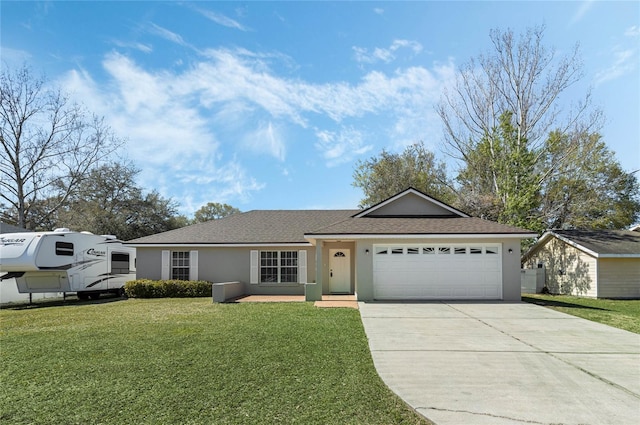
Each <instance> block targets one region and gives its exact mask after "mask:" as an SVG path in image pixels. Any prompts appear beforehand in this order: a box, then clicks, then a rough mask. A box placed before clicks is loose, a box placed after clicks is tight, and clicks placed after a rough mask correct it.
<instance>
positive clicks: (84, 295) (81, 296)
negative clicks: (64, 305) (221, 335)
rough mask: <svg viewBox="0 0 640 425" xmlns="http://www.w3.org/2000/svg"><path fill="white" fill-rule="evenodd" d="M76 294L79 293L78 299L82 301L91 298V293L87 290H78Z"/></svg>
mask: <svg viewBox="0 0 640 425" xmlns="http://www.w3.org/2000/svg"><path fill="white" fill-rule="evenodd" d="M76 295H78V299H79V300H82V301H86V300H88V299H89V294H87V293H86V292H78V293H77V294H76Z"/></svg>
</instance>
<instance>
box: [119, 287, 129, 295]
mask: <svg viewBox="0 0 640 425" xmlns="http://www.w3.org/2000/svg"><path fill="white" fill-rule="evenodd" d="M118 296H119V297H120V298H127V293H126V292H125V290H124V286H123V287H122V288H120V289H118Z"/></svg>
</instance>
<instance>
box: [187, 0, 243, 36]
mask: <svg viewBox="0 0 640 425" xmlns="http://www.w3.org/2000/svg"><path fill="white" fill-rule="evenodd" d="M192 8H193V10H195V11H196V12H198V13H199V14H201V15H202V16H204V17H205V18H207V19H208V20H210V21H212V22H215V23H216V24H218V25H222V26H224V27H227V28H233V29H237V30H240V31H249V28H247V27H245V26H244V25H242V24H241V23H240V22H238V21H236V20H234V19H231V18H229V17H228V16H225V15H222V14H220V13H217V12H213V11H211V10H206V9H202V8H199V7H195V6H192ZM239 10H240V11H241V10H242V9H239Z"/></svg>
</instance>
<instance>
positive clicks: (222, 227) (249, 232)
mask: <svg viewBox="0 0 640 425" xmlns="http://www.w3.org/2000/svg"><path fill="white" fill-rule="evenodd" d="M358 211H359V210H254V211H248V212H245V213H238V214H233V215H231V216H228V217H225V218H221V219H218V220H211V221H207V222H204V223H198V224H194V225H191V226H187V227H183V228H180V229H175V230H170V231H168V232H163V233H158V234H155V235H151V236H146V237H143V238H138V239H133V240H131V241H128V242H127V243H128V244H132V245H154V244H265V243H268V244H280V243H281V244H293V243H295V244H300V243H305V244H306V243H309V242H308V241H307V240H305V238H304V233H305V232H306V231H309V230H313V229H318V228H322V227H325V226H328V225H330V224H333V223H335V222H337V221H341V220H344V219H346V218H349V217H351V216H352V215H354V214H356V213H358Z"/></svg>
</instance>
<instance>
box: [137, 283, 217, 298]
mask: <svg viewBox="0 0 640 425" xmlns="http://www.w3.org/2000/svg"><path fill="white" fill-rule="evenodd" d="M124 291H125V293H126V294H127V296H128V297H131V298H194V297H211V282H207V281H204V280H150V279H137V280H131V281H129V282H127V283H126V284H125V286H124Z"/></svg>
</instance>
